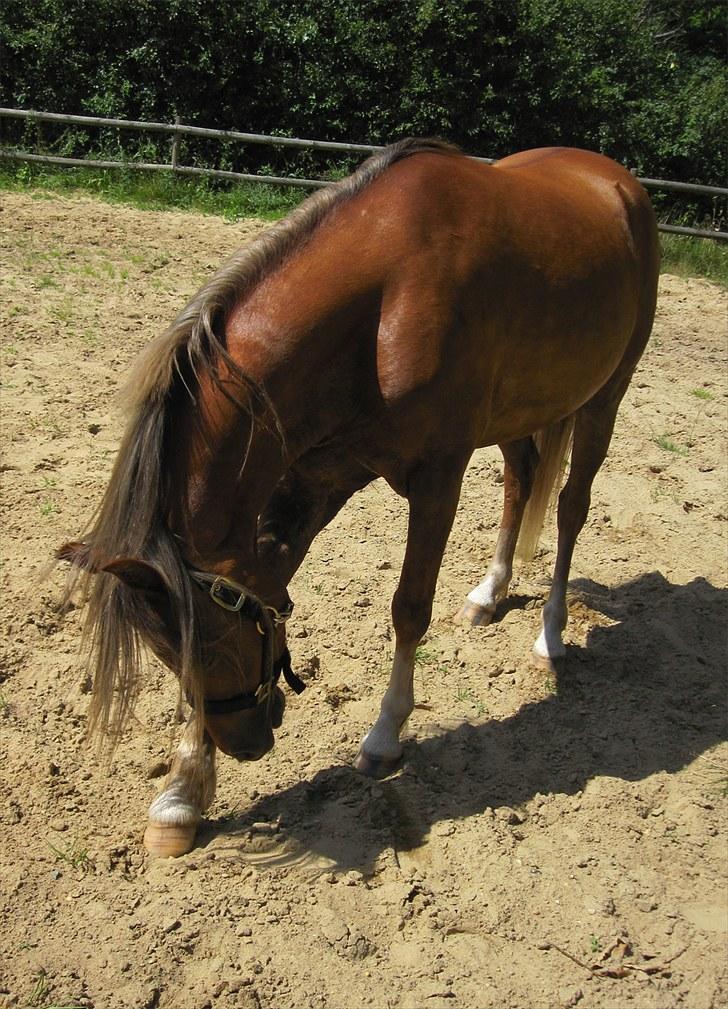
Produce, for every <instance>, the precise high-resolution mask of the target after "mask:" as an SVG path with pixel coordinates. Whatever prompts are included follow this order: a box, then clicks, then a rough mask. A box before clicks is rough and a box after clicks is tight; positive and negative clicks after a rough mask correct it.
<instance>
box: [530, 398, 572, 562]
mask: <svg viewBox="0 0 728 1009" xmlns="http://www.w3.org/2000/svg"><path fill="white" fill-rule="evenodd" d="M573 435H574V415H573V414H571V416H569V417H564V419H563V420H560V421H557V422H556V423H555V424H552V425H551V427H546V428H544V429H543V430H542V431H537V432H536V434H535V435H534V436H533V440H534V442H535V443H536V448H537V449H538V456H539V460H538V465H537V467H536V475H535V477H534V481H533V487H532V488H531V496H530V497H529V499H528V504H527V505H526V510H525V512H524V513H523V521H522V523H521V532H520V535H519V537H518V547H517V555H518V557H519V558H520V560H523V561H530V560H531V558H532V557H533V555H534V553H535V551H536V547H537V546H538V539H539V536H540V535H541V530H542V528H543V523H544V519H545V517H546V512H547V510H548V508H549V506H550V505H553V502H554V501H555V500H556V496H557V494H558V493H559V490H560V489H561V485H562V483H563V481H564V474H565V473H566V467H567V464H568V460H569V453H570V452H571V440H572V438H573Z"/></svg>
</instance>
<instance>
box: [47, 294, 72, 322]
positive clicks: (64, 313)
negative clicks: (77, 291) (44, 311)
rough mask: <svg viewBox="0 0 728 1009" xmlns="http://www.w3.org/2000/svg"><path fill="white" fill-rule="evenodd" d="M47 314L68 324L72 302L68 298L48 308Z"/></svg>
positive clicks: (70, 317) (70, 318)
mask: <svg viewBox="0 0 728 1009" xmlns="http://www.w3.org/2000/svg"><path fill="white" fill-rule="evenodd" d="M48 314H49V315H50V316H52V317H53V318H54V319H58V321H59V322H62V323H64V324H68V323H69V322H71V320H72V319H73V302H72V301H71V300H70V299H67V300H66V301H64V302H62V303H61V304H60V305H54V306H53V307H52V308H49V309H48Z"/></svg>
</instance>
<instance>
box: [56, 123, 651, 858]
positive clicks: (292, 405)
mask: <svg viewBox="0 0 728 1009" xmlns="http://www.w3.org/2000/svg"><path fill="white" fill-rule="evenodd" d="M658 264H659V253H658V242H657V232H656V226H655V220H654V215H653V212H652V209H651V206H650V203H649V200H648V198H647V196H646V194H645V192H644V191H643V190H642V188H641V187H640V186H639V184H638V183H637V182H636V181H635V179H634V178H633V177H632V176H631V175H630V174H629V172H627V171H625V170H624V169H623V168H621V167H619V166H618V165H616V164H615V163H614V162H612V161H609V160H608V159H606V158H604V157H601V156H600V155H597V154H592V153H589V152H586V151H578V150H569V149H563V148H554V149H543V150H535V151H527V152H524V153H521V154H516V155H514V156H513V157H509V158H506V159H504V160H503V161H500V162H499V163H498V164H496V165H494V166H488V165H485V164H483V163H481V162H478V161H476V160H474V159H471V158H468V157H466V156H464V155H463V154H462V153H460V152H459V151H457V150H456V149H455V148H453V147H450V146H449V145H446V144H444V143H440V142H437V141H416V140H407V141H403V142H402V143H399V144H395V145H394V146H392V147H389V148H387V149H386V150H385V151H384V152H382V153H381V154H377V155H375V156H374V157H373V158H371V159H370V160H369V161H367V162H366V163H365V164H364V165H362V167H361V168H359V169H358V171H356V172H355V173H354V174H353V175H352V176H350V177H349V178H348V179H345V180H344V181H342V182H340V183H337V184H336V185H332V186H331V187H329V188H327V189H324V190H322V191H319V192H318V193H316V194H315V195H314V196H312V197H311V198H310V199H309V200H307V201H306V202H305V203H304V204H303V205H302V206H301V207H300V208H299V209H298V210H296V211H294V213H293V214H291V215H290V217H288V218H287V219H286V220H285V221H283V222H282V223H280V224H278V225H276V226H275V227H273V228H272V229H271V230H270V231H269V232H267V233H266V234H265V235H263V236H262V237H261V238H259V239H257V240H256V241H254V242H252V243H251V244H250V245H248V246H246V247H245V248H244V249H242V250H241V251H239V252H238V253H237V254H236V255H235V256H234V257H233V258H232V259H231V260H230V261H229V262H228V263H227V264H226V265H224V266H223V267H222V268H221V270H220V271H219V272H218V273H217V274H216V275H215V276H214V277H213V278H212V280H211V281H210V282H209V283H208V284H207V285H206V286H205V287H203V288H202V290H201V291H200V292H199V293H198V294H197V295H196V296H195V297H194V298H193V300H192V301H191V302H190V304H189V305H188V306H187V307H186V308H185V309H184V310H183V311H182V313H181V314H180V315H179V317H178V318H177V319H176V321H175V322H174V323H173V324H172V326H171V327H170V329H169V330H168V331H167V332H166V333H165V334H163V335H162V336H161V337H160V338H158V339H157V340H156V341H154V342H153V343H152V344H150V346H149V347H148V349H147V350H146V351H145V352H144V354H143V355H142V357H141V358H140V362H139V365H138V367H137V370H136V371H135V373H134V376H133V378H132V382H131V385H130V389H131V394H130V395H131V411H132V413H131V419H130V422H129V425H128V428H127V431H126V435H125V437H124V440H123V443H122V446H121V449H120V451H119V455H118V458H117V461H116V466H115V469H114V472H113V475H112V477H111V481H110V483H109V486H108V488H107V491H106V494H105V497H104V499H103V501H102V504H101V506H100V510H99V512H98V514H97V516H96V518H95V521H94V522H93V524H92V526H91V528H90V529H89V530H88V532H87V534H86V535H85V536H84V538H83V540H82V541H81V542H76V543H70V544H66V545H65V546H64V547H62V548H61V550H60V551H59V556H60V557H62V558H63V559H66V560H70V561H71V562H73V565H74V566H73V568H72V571H73V572H74V573H75V575H76V577H82V578H83V579H84V581H86V582H87V583H88V584H87V589H88V592H89V593H90V606H89V616H88V629H89V630H90V632H91V636H92V639H93V648H94V653H95V689H94V698H93V703H92V710H91V724H92V726H93V727H96V728H97V729H100V730H107V731H110V732H111V733H112V734H117V735H118V732H119V731H120V729H121V727H122V726H123V724H124V720H125V717H126V716H127V715H128V713H129V711H130V709H131V706H132V703H133V700H134V697H135V693H136V687H137V674H138V668H139V662H138V660H139V648H140V644H141V643H142V642H144V643H146V644H147V645H149V646H151V648H152V649H153V651H154V652H156V654H157V655H158V656H160V657H161V658H162V659H163V661H164V662H165V663H166V664H167V665H168V666H170V668H171V669H173V670H174V672H175V673H176V674H177V676H178V677H179V680H180V683H181V687H182V689H183V691H184V692H185V694H186V696H187V698H188V700H189V701H190V703H191V705H192V708H193V710H192V715H191V716H190V719H189V721H188V725H187V728H186V730H185V733H184V735H183V739H182V743H181V745H180V748H179V751H178V753H177V756H176V758H175V761H174V763H173V765H172V770H171V772H170V776H169V778H168V779H167V782H166V784H165V788H164V790H163V792H162V793H161V794H160V795H159V796H158V798H157V799H156V800H155V801H154V803H153V804H152V806H151V809H150V824H149V827H148V828H147V834H146V843H147V846H148V847H149V849H150V850H152V851H154V852H157V853H161V854H179V853H181V852H183V851H187V850H189V848H190V847H191V846H192V844H193V841H194V834H195V830H196V828H197V825H198V823H199V820H200V817H201V815H202V813H203V812H204V810H205V808H206V807H207V805H208V804H209V802H210V801H211V799H212V796H213V794H214V788H215V778H214V754H215V748H216V747H218V748H220V749H221V750H223V751H224V752H225V753H228V754H231V755H232V756H234V757H236V758H238V759H245V760H255V759H258V758H259V757H261V756H263V754H264V753H266V752H267V751H268V750H269V749H270V748H271V747H272V745H273V728H275V727H277V726H278V725H280V722H281V718H282V716H283V706H284V697H283V693H282V691H281V690H280V688H279V687H278V686H277V681H278V678H279V676H280V674H281V672H283V673H284V675H285V676H286V678H287V679H288V680H289V682H290V683H291V684H292V685H293V686H294V687H299V686H300V684H299V683H298V682H297V681H296V678H295V676H294V675H293V674H292V672H291V669H290V658H289V655H288V651H287V648H286V637H285V620H286V619H287V617H288V616H289V615H290V611H291V602H290V599H289V596H288V593H287V589H286V587H287V585H288V584H289V582H290V579H291V577H292V575H293V574H294V572H295V571H296V569H297V568H298V567H299V565H300V564H301V562H302V561H303V559H304V557H305V555H306V552H307V550H308V548H309V545H310V543H311V541H312V539H313V538H314V536H316V534H317V533H318V532H319V531H320V530H321V529H322V528H323V527H324V526H325V525H326V524H327V523H328V522H329V521H331V519H332V518H333V517H334V515H336V513H337V512H338V511H339V509H340V508H341V507H342V505H343V504H344V502H345V501H346V500H347V499H348V498H349V497H350V496H351V495H352V494H353V493H354V492H355V491H357V490H359V489H360V488H362V487H364V486H365V485H366V484H368V483H369V482H370V481H371V480H373V479H374V478H376V477H384V479H385V480H386V481H387V482H388V483H389V484H390V486H391V487H392V488H393V489H394V490H395V491H396V492H397V493H398V494H400V495H402V496H404V497H406V498H407V501H408V503H409V529H408V535H407V549H406V555H405V560H404V565H403V567H402V572H401V576H400V581H399V586H398V588H397V591H396V593H395V595H394V599H393V601H392V619H393V623H394V629H395V632H396V648H395V654H394V662H393V668H392V673H391V680H390V683H389V687H388V689H387V691H386V693H385V695H384V698H383V701H382V705H381V712H380V714H379V717H378V719H377V721H376V723H375V724H374V726H373V728H372V729H371V730H370V732H369V733H368V734H367V735H366V736H365V738H364V740H363V742H362V745H361V749H360V751H359V754H358V757H357V760H356V764H357V767H359V768H360V769H361V770H362V771H364V772H366V773H369V774H374V775H385V774H387V773H389V772H390V771H391V770H392V769H394V768H395V767H396V765H397V763H398V761H399V759H400V757H401V752H402V749H401V744H400V740H399V735H400V731H401V728H402V726H403V724H404V722H405V720H406V719H407V717H408V715H409V714H410V712H411V711H412V708H413V705H414V695H413V686H412V680H413V664H414V654H415V648H416V647H417V643H418V642H419V640H420V638H421V637H422V635H423V634H424V632H425V630H426V628H427V626H428V623H429V620H430V614H431V608H432V599H433V594H434V591H435V584H436V580H437V575H438V570H439V567H440V563H441V559H442V555H443V551H444V549H445V544H446V541H447V538H448V535H449V532H450V527H451V524H452V521H453V517H454V515H455V510H456V507H457V503H458V497H459V494H460V486H461V481H462V477H463V473H464V471H465V467H466V465H467V463H468V460H469V458H470V456H471V453H472V452H473V450H474V449H475V448H478V447H479V446H485V445H493V444H497V445H499V446H500V449H501V451H502V453H503V457H504V459H505V476H504V483H505V488H504V489H505V505H504V512H503V520H502V524H501V530H500V535H499V537H498V542H497V545H496V551H495V557H494V560H493V562H492V564H491V566H490V568H489V570H488V572H487V574H486V576H485V580H484V581H483V582H482V584H481V585H479V586H478V587H477V588H476V589H474V590H473V591H472V592H471V593H470V595H469V596H468V599H467V601H466V603H465V606H464V608H463V610H462V611H461V616H462V617H463V618H464V619H466V620H467V621H468V622H470V623H472V624H483V623H487V622H488V621H489V620H490V619H491V618H492V616H493V613H494V610H495V607H496V603H497V602H498V600H499V599H500V598H502V597H503V595H504V594H505V593H506V591H507V588H508V583H509V580H510V577H511V571H512V563H513V555H514V550H515V547H516V542H517V540H518V537H519V531H520V530H521V526H522V525H523V536H522V538H521V543H522V544H523V541H524V538H525V540H526V541H527V543H526V549H528V544H529V543H530V545H531V546H532V545H533V543H534V541H535V538H536V536H537V535H538V531H539V529H540V525H541V523H542V521H543V514H544V510H545V503H546V501H547V499H548V496H549V492H550V490H551V488H552V487H553V485H554V482H555V480H556V477H557V474H558V473H559V472H560V470H561V469H562V468H563V463H564V458H565V453H566V451H567V448H568V441H569V438H570V436H571V434H572V431H573V451H572V462H571V468H570V473H569V477H568V480H567V482H566V485H565V487H564V489H563V491H562V492H561V495H560V498H559V506H558V533H559V539H558V555H557V560H556V568H555V573H554V580H553V586H552V589H551V592H550V595H549V597H548V601H547V603H546V605H545V607H544V611H543V632H542V634H541V635H540V637H539V639H538V641H537V642H536V644H535V647H534V652H535V655H536V656H537V658H538V659H539V661H541V662H542V663H546V664H550V663H553V661H554V660H555V659H558V658H559V657H560V656H562V655H563V654H564V646H563V644H562V639H561V635H562V631H563V629H564V627H565V624H566V618H567V613H566V598H565V597H566V585H567V578H568V573H569V566H570V562H571V556H572V551H573V549H574V543H575V540H576V537H577V535H578V533H579V531H580V529H581V527H582V525H583V524H584V521H585V519H586V515H587V510H588V507H589V498H590V488H591V484H592V480H593V479H594V476H595V474H596V473H597V471H598V469H599V467H600V466H601V464H602V461H603V460H604V457H605V454H606V451H607V447H608V445H609V441H610V437H611V433H612V428H613V425H614V420H615V416H616V413H617V408H618V406H619V403H620V400H621V399H622V396H623V395H624V392H625V390H626V388H627V386H628V383H629V381H630V378H631V375H632V373H633V371H634V368H635V365H636V364H637V361H638V360H639V358H640V355H641V354H642V351H643V349H644V347H645V344H646V342H647V339H648V337H649V334H650V329H651V326H652V319H653V314H654V309H655V297H656V287H657V275H658ZM529 498H531V502H530V504H529V510H528V511H526V517H525V520H524V510H525V509H526V504H527V502H529ZM74 580H75V579H74Z"/></svg>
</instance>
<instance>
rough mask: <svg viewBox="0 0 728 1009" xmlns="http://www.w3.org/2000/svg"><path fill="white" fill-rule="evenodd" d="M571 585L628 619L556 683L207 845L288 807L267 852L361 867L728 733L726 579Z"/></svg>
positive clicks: (329, 779)
mask: <svg viewBox="0 0 728 1009" xmlns="http://www.w3.org/2000/svg"><path fill="white" fill-rule="evenodd" d="M571 589H572V590H575V592H576V594H577V596H578V597H580V598H581V600H582V602H583V603H584V604H586V605H587V606H588V607H589V608H590V609H592V610H596V611H599V612H601V613H603V614H605V615H606V616H608V617H609V618H610V619H612V620H617V621H619V622H618V623H616V624H610V625H609V626H594V627H592V629H591V630H590V632H589V634H588V646H587V648H572V649H570V651H569V653H568V655H567V658H566V660H565V662H564V666H563V669H562V671H561V672H560V673H559V676H558V683H557V690H556V693H555V694H552V695H550V696H549V697H547V698H546V699H542V700H538V701H534V702H531V703H527V704H524V705H523V707H522V708H521V709H520V710H519V711H518V712H517V713H516V714H515V715H513V716H511V717H509V718H505V719H503V720H502V721H490V722H486V723H484V724H477V725H470V724H460V725H458V726H457V727H455V728H442V726H435V727H434V731H433V732H432V733H431V734H430V735H429V736H427V737H426V738H420V739H416V740H410V741H409V742H408V743H407V744H406V747H405V764H404V768H403V770H402V771H401V772H400V773H399V774H398V775H397V776H395V777H393V778H391V779H389V780H388V781H385V782H381V783H379V784H375V785H373V784H372V783H371V782H370V781H368V780H367V779H365V778H363V777H361V776H360V775H359V774H357V773H356V772H355V771H354V770H353V769H351V768H349V767H344V766H332V767H329V768H326V769H325V770H321V771H319V772H318V773H317V774H316V775H314V777H313V778H312V779H310V780H306V781H301V782H300V783H298V784H296V785H294V786H292V787H290V788H287V789H285V790H281V791H279V792H276V793H274V794H270V795H267V796H265V797H261V798H260V799H258V800H257V801H256V802H255V804H254V805H253V806H252V807H250V808H248V810H247V811H246V813H245V814H244V815H241V816H237V817H233V818H228V819H224V820H220V821H211V822H209V823H208V824H207V825H206V827H205V828H204V829H203V831H202V834H201V836H200V839H199V840H200V843H201V844H202V845H205V844H207V843H210V842H212V841H214V843H215V847H216V848H217V849H218V850H220V849H223V850H225V851H227V852H228V853H229V854H236V855H238V856H240V857H242V858H249V857H250V856H251V854H252V848H251V842H252V840H253V838H252V837H251V833H250V830H251V825H252V824H254V823H255V822H256V821H261V820H266V821H271V820H275V819H277V818H279V819H280V820H281V823H282V827H283V830H282V834H281V835H279V838H285V839H286V842H287V844H286V845H284V846H283V847H285V848H286V850H287V852H288V854H287V855H286V854H284V853H282V847H281V845H280V843H276V844H273V845H272V846H271V847H270V848H269V856H270V860H271V861H272V862H274V863H277V862H279V861H280V859H281V858H284V860H285V858H287V857H288V858H290V859H291V860H296V858H304V860H305V858H308V859H310V860H311V861H313V862H314V863H317V864H319V865H328V866H331V867H335V868H336V869H338V870H347V869H357V870H359V871H361V872H363V873H364V874H365V875H366V874H368V873H369V872H371V871H372V869H373V866H374V863H375V862H376V860H377V858H378V857H379V856H380V855H381V853H382V852H383V851H384V850H385V849H386V848H394V849H395V851H399V852H402V851H407V850H411V849H413V848H416V847H418V846H419V845H421V844H422V843H423V842H424V840H425V838H426V836H427V834H428V832H429V830H430V828H431V827H432V826H433V825H435V824H436V823H438V822H439V821H442V820H458V819H464V818H466V817H469V816H472V815H473V814H478V813H481V812H483V811H484V810H485V809H486V807H501V806H510V807H518V806H520V805H522V804H523V803H525V802H527V801H528V800H530V799H531V798H533V796H534V795H536V793H542V794H545V795H548V794H550V793H567V794H568V793H572V794H573V793H575V792H577V791H579V790H580V789H583V788H584V786H585V785H586V784H587V783H588V782H589V780H590V779H591V778H593V777H595V776H598V775H606V776H610V777H615V778H622V779H624V780H627V781H637V780H641V779H643V778H646V777H647V776H649V775H651V774H654V773H655V772H657V771H668V772H675V771H677V770H679V769H680V768H682V767H684V766H685V765H686V764H688V763H690V762H691V761H692V760H694V758H695V757H697V756H698V755H699V754H700V753H703V752H705V751H706V750H708V749H710V748H711V747H713V746H714V745H715V744H716V743H718V742H720V741H722V740H724V739H725V738H726V723H725V704H724V701H725V687H724V670H725V654H726V652H725V639H726V627H727V626H728V620H726V616H727V615H728V614H727V612H726V611H727V609H728V591H726V590H724V589H718V588H715V587H714V586H712V585H711V584H710V583H709V582H707V581H706V580H705V579H702V578H697V579H695V580H694V581H692V582H690V583H689V584H688V585H672V584H670V583H669V582H668V581H667V580H666V579H665V578H664V577H663V576H662V575H661V574H659V573H657V572H654V573H651V574H647V575H643V576H642V577H640V578H638V579H635V580H634V581H631V582H628V583H625V584H623V585H620V586H618V587H616V588H607V587H606V586H603V585H600V584H598V583H596V582H591V581H586V580H580V581H575V582H572V583H571ZM483 659H484V663H485V662H486V661H487V645H486V644H485V643H484V645H483ZM442 714H443V716H444V718H445V719H447V715H448V713H447V712H443V713H442ZM264 847H265V846H264ZM267 857H268V856H267V855H266V854H265V852H264V851H263V852H260V857H259V858H256V859H255V860H256V861H260V862H262V863H265V861H266V858H267Z"/></svg>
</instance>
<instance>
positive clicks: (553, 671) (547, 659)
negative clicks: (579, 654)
mask: <svg viewBox="0 0 728 1009" xmlns="http://www.w3.org/2000/svg"><path fill="white" fill-rule="evenodd" d="M565 658H566V653H564V655H554V656H553V657H551V656H549V655H541V654H540V653H539V652H537V651H535V650H534V651H532V652H531V665H532V666H534V667H535V668H536V669H540V670H542V671H543V672H544V673H548V674H549V675H550V676H558V675H559V673H561V672H563V669H564V659H565Z"/></svg>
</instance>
